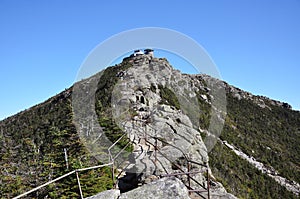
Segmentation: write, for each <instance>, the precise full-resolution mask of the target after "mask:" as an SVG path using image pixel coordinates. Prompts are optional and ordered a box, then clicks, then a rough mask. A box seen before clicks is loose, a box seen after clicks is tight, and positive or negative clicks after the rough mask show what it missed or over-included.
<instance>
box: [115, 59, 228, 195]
mask: <svg viewBox="0 0 300 199" xmlns="http://www.w3.org/2000/svg"><path fill="white" fill-rule="evenodd" d="M131 61H132V63H133V66H132V67H130V68H129V69H128V70H127V71H123V72H122V76H121V77H120V78H119V81H118V83H117V84H116V86H115V88H114V90H113V93H112V104H113V107H114V109H113V116H114V120H115V121H116V123H118V125H119V126H122V128H123V130H124V131H125V132H127V134H128V137H129V139H130V140H131V141H132V143H133V145H134V151H133V153H132V154H131V158H130V159H131V160H129V161H127V165H124V167H126V169H125V170H124V171H123V175H122V177H121V178H119V183H118V185H119V189H120V190H121V193H123V192H127V191H129V190H131V189H133V188H135V187H138V186H140V185H143V184H147V183H150V184H151V183H152V181H153V180H152V179H153V178H152V176H158V177H161V176H164V175H165V174H174V173H184V172H188V171H189V172H194V173H193V174H192V175H191V176H192V177H193V179H194V180H188V176H187V175H180V176H178V179H179V180H180V181H181V182H182V183H183V184H185V185H189V186H190V187H192V188H193V189H197V190H205V189H206V188H207V178H206V175H205V173H210V175H212V174H211V171H210V168H209V165H208V150H207V147H206V144H205V142H204V141H203V140H202V138H201V135H200V131H199V118H197V116H198V114H199V112H201V111H202V110H200V108H199V104H198V103H199V102H198V98H197V97H199V93H207V91H209V90H213V89H215V90H218V89H220V88H224V87H223V86H224V85H223V84H222V83H210V84H209V85H212V86H208V85H207V84H205V83H204V79H203V78H202V77H201V76H191V75H185V74H182V73H181V72H180V71H178V70H175V69H173V68H172V66H171V65H170V64H169V63H168V62H167V61H166V60H165V59H158V58H152V57H149V56H145V55H142V56H138V57H135V58H133V59H132V60H131ZM211 82H213V81H212V80H211ZM213 86H215V87H213ZM166 88H167V89H166ZM162 93H163V94H162ZM166 93H167V94H166ZM224 94H225V93H224ZM163 95H167V96H163ZM200 97H201V98H202V99H203V100H205V101H206V102H207V103H208V104H210V105H211V106H212V107H213V108H212V112H213V113H212V118H214V121H213V122H215V124H214V127H215V128H218V125H219V126H222V124H223V122H224V118H225V116H226V114H224V112H225V111H226V110H224V109H222V107H221V108H220V107H218V108H216V107H214V104H213V103H212V101H211V99H213V98H215V99H217V98H221V97H222V96H221V97H220V96H217V95H214V96H213V95H211V96H207V95H204V94H202V95H200ZM173 98H176V99H177V101H175V100H173ZM217 123H219V124H217ZM187 159H189V160H191V161H193V162H196V163H198V164H190V165H189V164H188V163H187V161H186V160H187ZM154 179H155V178H154ZM153 182H155V181H153ZM159 182H164V181H159ZM213 184H215V185H216V187H213V186H212V189H211V190H212V191H213V190H215V192H216V193H218V194H219V195H224V196H226V194H227V193H226V190H225V189H224V188H223V187H222V185H221V184H218V183H213ZM144 186H145V185H144ZM214 188H215V189H214ZM137 189H138V190H139V189H140V188H137ZM134 190H135V189H134ZM174 191H175V190H174ZM175 192H176V191H175ZM134 193H135V192H134ZM153 194H154V193H153ZM146 195H147V194H141V196H140V197H141V198H143V197H148V196H146ZM124 197H125V196H124ZM153 197H154V196H153ZM153 197H150V198H153ZM128 198H130V197H128ZM158 198H163V197H158ZM171 198H174V197H171ZM228 198H231V197H230V196H229V195H228Z"/></svg>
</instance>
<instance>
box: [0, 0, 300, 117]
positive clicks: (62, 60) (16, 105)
mask: <svg viewBox="0 0 300 199" xmlns="http://www.w3.org/2000/svg"><path fill="white" fill-rule="evenodd" d="M0 25H1V27H0V28H1V29H0V75H1V77H0V85H1V91H0V119H3V118H5V117H7V116H10V115H12V114H15V113H17V112H19V111H21V110H24V109H26V108H29V107H31V106H33V105H35V104H37V103H40V102H43V101H44V100H46V99H48V98H49V97H51V96H53V95H55V94H57V93H59V92H61V91H62V90H64V89H65V88H68V87H70V86H71V85H72V84H73V83H74V81H75V79H76V75H77V72H78V70H79V67H80V65H81V63H82V62H83V61H84V59H85V57H86V56H87V55H88V54H89V52H90V51H91V50H92V49H93V48H94V47H96V45H98V44H99V43H100V42H102V41H104V40H105V39H107V38H109V37H110V36H112V35H114V34H117V33H119V32H121V31H125V30H128V29H133V28H142V27H162V28H170V29H174V30H176V31H179V32H182V33H183V34H186V35H188V36H190V37H191V38H193V39H194V40H196V41H197V42H198V43H199V44H201V45H202V46H203V47H204V48H205V49H206V51H207V52H208V53H209V55H210V56H211V58H212V59H213V60H214V62H215V63H216V65H217V66H218V69H219V71H220V73H221V76H222V78H223V80H225V81H227V82H228V83H230V84H232V85H235V86H237V87H239V88H241V89H243V90H246V91H249V92H251V93H253V94H257V95H264V96H267V97H270V98H273V99H277V100H280V101H284V102H288V103H289V104H291V105H292V106H293V108H294V109H297V110H299V109H300V92H299V85H300V78H299V74H300V69H299V67H300V1H299V0H243V1H241V0H215V1H201V0H187V1H180V0H172V1H168V0H165V1H159V0H152V1H142V0H139V1H137V0H130V1H121V0H119V1H116V0H110V1H108V0H103V1H99V0H86V1H83V0H77V1H73V0H52V1H39V0H26V1H21V0H18V1H17V0H1V1H0Z"/></svg>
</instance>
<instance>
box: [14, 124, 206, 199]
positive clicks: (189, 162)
mask: <svg viewBox="0 0 300 199" xmlns="http://www.w3.org/2000/svg"><path fill="white" fill-rule="evenodd" d="M131 130H132V129H131ZM129 133H131V132H129ZM129 133H128V132H125V133H124V134H122V135H121V136H120V137H119V138H118V139H117V140H116V141H115V142H114V143H113V144H112V145H111V146H110V147H109V148H108V155H109V163H107V164H102V165H97V166H92V167H87V168H81V169H75V170H73V171H71V172H69V173H66V174H64V175H62V176H60V177H58V178H55V179H54V180H51V181H49V182H47V183H44V184H42V185H40V186H38V187H36V188H33V189H31V190H30V191H27V192H25V193H23V194H21V195H18V196H16V197H14V198H13V199H18V198H22V197H24V196H27V195H29V194H31V193H33V192H35V191H38V190H39V189H41V188H43V187H46V186H48V185H50V184H52V183H55V182H57V181H59V180H61V179H63V178H66V177H68V176H70V175H72V174H76V179H77V184H78V192H79V195H80V198H81V199H83V192H82V189H81V184H80V178H79V175H78V173H79V172H81V171H86V170H92V169H98V168H102V167H106V166H111V167H112V168H111V173H112V180H113V184H114V186H116V183H117V181H118V179H119V177H120V176H121V174H122V173H123V172H124V171H125V170H126V169H127V167H128V166H129V165H130V164H131V163H130V162H129V164H128V165H125V166H124V165H123V163H124V162H125V161H126V160H122V161H123V162H121V163H119V164H118V165H117V166H116V160H117V159H118V158H119V156H120V155H121V154H122V153H123V152H124V151H125V150H126V148H127V147H128V146H130V145H131V144H140V142H141V140H142V139H144V140H145V144H148V145H149V146H150V145H151V146H152V147H153V148H154V161H153V160H152V161H153V163H154V165H155V168H157V163H160V165H161V167H162V168H163V170H164V172H165V174H161V175H160V177H169V176H184V175H186V176H187V183H185V186H186V187H187V188H188V190H189V192H190V193H192V192H193V193H196V194H197V195H198V196H200V197H202V198H205V197H204V196H203V195H202V194H201V193H203V192H207V198H208V199H209V198H210V191H209V182H210V179H209V172H208V166H207V164H202V163H198V162H195V161H192V160H190V159H189V158H188V156H187V155H186V154H185V153H184V151H183V150H182V149H180V148H179V147H177V146H175V145H173V144H171V143H168V142H166V141H165V140H163V139H162V138H158V137H155V136H149V135H147V132H145V137H144V138H141V137H138V139H139V141H137V142H136V139H137V138H136V135H134V136H133V140H130V139H129V138H127V139H128V142H127V143H126V144H125V146H124V147H123V148H122V149H120V150H119V151H118V153H117V154H116V155H113V154H112V150H113V148H114V147H115V146H116V145H117V144H118V143H119V142H120V141H121V140H122V139H123V138H125V136H126V135H128V134H129ZM149 139H154V140H155V141H154V143H152V142H150V141H149ZM158 141H160V142H162V143H164V144H165V145H169V146H171V147H173V148H175V149H177V150H179V151H180V152H181V153H182V155H183V157H184V159H185V161H186V163H187V169H188V170H187V171H184V170H183V169H182V168H181V167H180V165H178V164H176V163H174V162H173V161H172V160H171V159H170V158H169V157H167V156H166V155H165V154H164V153H163V152H161V151H160V149H159V147H158ZM149 146H148V148H149V149H150V147H149ZM149 149H148V150H149ZM142 150H143V149H142ZM142 153H143V151H141V153H140V154H139V155H138V157H139V156H140V155H141V154H142ZM158 153H159V154H160V155H161V156H162V157H164V158H165V159H167V160H168V161H169V162H171V163H172V165H173V166H175V167H176V168H177V169H178V170H179V171H180V172H177V173H169V172H168V170H167V169H166V168H165V167H164V165H163V163H162V162H160V160H159V159H158V157H157V154H158ZM150 160H151V158H150ZM192 164H196V165H198V166H201V167H205V168H206V170H205V171H203V170H197V171H194V170H191V168H192V167H191V166H192ZM122 165H123V166H122ZM115 170H120V172H119V173H118V175H117V176H115ZM204 172H206V174H207V176H206V178H207V186H206V187H205V186H204V185H202V184H201V183H199V182H198V181H197V180H196V179H195V178H193V177H192V175H195V174H198V173H204ZM191 181H193V182H194V183H196V184H197V185H199V186H200V187H201V188H202V189H196V188H192V186H191Z"/></svg>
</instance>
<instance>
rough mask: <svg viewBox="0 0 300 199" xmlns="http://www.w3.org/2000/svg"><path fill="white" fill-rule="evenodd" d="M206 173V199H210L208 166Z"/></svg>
mask: <svg viewBox="0 0 300 199" xmlns="http://www.w3.org/2000/svg"><path fill="white" fill-rule="evenodd" d="M206 171H207V198H208V199H210V195H209V181H210V179H209V173H208V165H207V169H206Z"/></svg>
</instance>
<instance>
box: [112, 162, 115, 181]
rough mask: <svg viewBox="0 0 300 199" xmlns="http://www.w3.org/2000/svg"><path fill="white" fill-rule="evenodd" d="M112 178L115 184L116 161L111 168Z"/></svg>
mask: <svg viewBox="0 0 300 199" xmlns="http://www.w3.org/2000/svg"><path fill="white" fill-rule="evenodd" d="M111 177H112V181H113V183H115V161H113V162H112V166H111Z"/></svg>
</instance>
